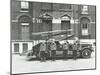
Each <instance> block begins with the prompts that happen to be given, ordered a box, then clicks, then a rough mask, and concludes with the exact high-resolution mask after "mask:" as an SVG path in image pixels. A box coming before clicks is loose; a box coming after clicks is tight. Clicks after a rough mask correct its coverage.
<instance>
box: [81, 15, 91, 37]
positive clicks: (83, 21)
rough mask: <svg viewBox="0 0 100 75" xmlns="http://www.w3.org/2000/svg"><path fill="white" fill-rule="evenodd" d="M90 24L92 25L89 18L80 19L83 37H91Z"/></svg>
mask: <svg viewBox="0 0 100 75" xmlns="http://www.w3.org/2000/svg"><path fill="white" fill-rule="evenodd" d="M89 24H90V20H89V19H88V18H87V17H82V18H81V19H80V27H81V35H82V36H88V35H89Z"/></svg>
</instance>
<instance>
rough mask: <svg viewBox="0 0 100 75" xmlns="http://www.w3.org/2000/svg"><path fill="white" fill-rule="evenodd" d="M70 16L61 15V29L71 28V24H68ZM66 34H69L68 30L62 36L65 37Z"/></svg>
mask: <svg viewBox="0 0 100 75" xmlns="http://www.w3.org/2000/svg"><path fill="white" fill-rule="evenodd" d="M70 20H71V17H70V16H68V15H67V14H65V15H63V16H61V30H69V29H71V24H70ZM68 35H71V32H70V31H68V32H67V33H66V34H65V35H64V36H65V37H64V38H67V37H68Z"/></svg>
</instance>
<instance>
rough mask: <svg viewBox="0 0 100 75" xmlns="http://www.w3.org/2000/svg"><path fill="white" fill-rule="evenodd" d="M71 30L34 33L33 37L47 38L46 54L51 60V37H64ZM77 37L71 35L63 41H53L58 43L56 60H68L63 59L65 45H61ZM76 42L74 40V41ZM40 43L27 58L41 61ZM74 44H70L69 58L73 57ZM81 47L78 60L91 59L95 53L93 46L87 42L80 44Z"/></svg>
mask: <svg viewBox="0 0 100 75" xmlns="http://www.w3.org/2000/svg"><path fill="white" fill-rule="evenodd" d="M69 31H71V30H56V31H48V32H40V33H33V35H42V36H43V37H46V41H45V43H46V44H47V47H46V48H47V50H46V52H45V54H46V59H49V58H51V51H50V43H51V41H50V40H51V36H58V35H60V36H61V35H63V34H67V32H69ZM74 36H75V35H70V36H67V37H66V38H65V39H63V40H52V41H54V42H55V43H56V46H57V49H56V58H58V57H59V58H66V57H63V51H64V50H63V47H62V45H63V43H61V42H62V41H66V40H67V41H68V39H69V38H72V37H74ZM73 41H74V40H73ZM40 44H41V42H40V43H38V44H36V45H35V46H33V47H32V50H29V51H28V53H27V57H28V58H32V57H33V56H35V57H36V58H37V59H40V57H41V56H40ZM73 45H74V44H73V43H69V50H68V55H67V57H69V58H70V57H73ZM79 45H80V47H79V49H78V50H77V57H78V58H90V57H91V53H92V52H93V47H92V44H89V43H87V42H84V43H82V42H80V43H79Z"/></svg>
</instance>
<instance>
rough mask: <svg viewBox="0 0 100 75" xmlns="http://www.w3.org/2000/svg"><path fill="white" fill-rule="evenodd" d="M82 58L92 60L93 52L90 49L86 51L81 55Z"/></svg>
mask: <svg viewBox="0 0 100 75" xmlns="http://www.w3.org/2000/svg"><path fill="white" fill-rule="evenodd" d="M81 56H82V57H83V58H90V57H91V51H90V50H89V49H84V50H83V51H82V53H81Z"/></svg>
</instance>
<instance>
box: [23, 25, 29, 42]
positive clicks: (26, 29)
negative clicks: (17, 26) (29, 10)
mask: <svg viewBox="0 0 100 75" xmlns="http://www.w3.org/2000/svg"><path fill="white" fill-rule="evenodd" d="M22 40H29V27H28V26H22Z"/></svg>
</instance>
